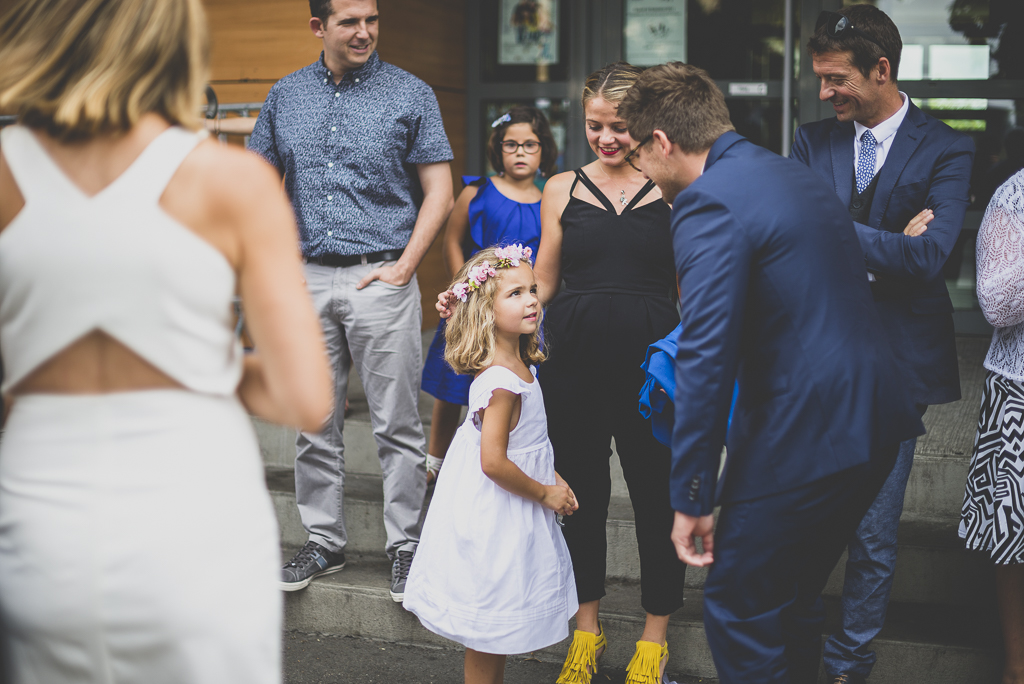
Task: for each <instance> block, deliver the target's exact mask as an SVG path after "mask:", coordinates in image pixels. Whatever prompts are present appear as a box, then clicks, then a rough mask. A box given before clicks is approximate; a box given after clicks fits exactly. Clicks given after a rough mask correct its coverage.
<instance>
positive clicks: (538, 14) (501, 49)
mask: <svg viewBox="0 0 1024 684" xmlns="http://www.w3.org/2000/svg"><path fill="white" fill-rule="evenodd" d="M558 3H559V0H501V7H500V10H499V12H498V21H499V22H500V25H499V27H498V63H499V64H556V63H557V62H558V61H559V55H558V17H559V12H558Z"/></svg>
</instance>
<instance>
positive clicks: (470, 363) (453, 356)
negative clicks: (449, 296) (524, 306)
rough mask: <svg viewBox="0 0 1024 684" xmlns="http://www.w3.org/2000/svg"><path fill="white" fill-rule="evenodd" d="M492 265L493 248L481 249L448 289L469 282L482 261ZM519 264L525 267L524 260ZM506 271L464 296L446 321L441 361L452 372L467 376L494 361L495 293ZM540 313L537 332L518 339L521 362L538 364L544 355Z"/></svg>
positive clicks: (495, 257)
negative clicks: (470, 273) (462, 300)
mask: <svg viewBox="0 0 1024 684" xmlns="http://www.w3.org/2000/svg"><path fill="white" fill-rule="evenodd" d="M485 261H486V262H488V263H490V264H495V263H497V261H498V257H497V255H496V254H495V248H494V247H489V248H487V249H482V250H480V251H479V252H477V253H476V254H474V255H473V256H471V257H470V258H469V260H468V261H467V262H466V263H465V264H463V265H462V268H460V269H459V273H458V275H456V276H455V280H453V281H452V284H451V285H450V286H449V287H448V289H449V290H450V289H452V287H454V286H455V285H458V284H459V283H465V282H467V281H468V280H469V271H470V269H471V268H474V267H475V266H478V265H480V264H482V263H483V262H485ZM521 261H522V262H523V263H525V264H527V265H529V264H530V260H529V258H528V257H525V256H524V257H523V258H522V260H521ZM505 270H507V269H504V268H499V269H498V275H496V276H494V277H492V278H488V279H487V280H485V281H484V282H483V284H482V285H481V286H480V288H479V289H476V290H472V291H471V292H469V294H467V295H466V301H464V302H458V304H457V305H456V307H455V311H454V313H452V316H451V318H449V319H448V326H447V327H446V328H445V331H444V342H445V350H444V360H445V361H447V362H448V365H449V366H451V367H452V369H453V370H454V371H455V372H456V373H461V374H463V375H470V374H473V373H477V372H479V371H481V370H483V369H484V368H487V367H488V366H490V365H491V364H492V363H493V362H494V352H495V346H496V344H495V337H494V300H495V298H496V297H497V294H498V282H499V281H500V280H501V274H502V272H503V271H505ZM543 318H544V312H543V311H538V312H537V329H536V330H535V331H534V332H533V333H532V334H530V335H520V336H519V357H520V358H521V359H522V360H523V362H524V363H527V364H531V363H540V362H541V361H543V360H544V359H545V358H546V356H545V354H544V352H543V350H542V349H541V341H540V325H541V321H542V320H543Z"/></svg>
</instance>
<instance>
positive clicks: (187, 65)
mask: <svg viewBox="0 0 1024 684" xmlns="http://www.w3.org/2000/svg"><path fill="white" fill-rule="evenodd" d="M0 64H2V65H3V69H0V112H3V113H5V114H16V115H17V116H18V119H19V121H20V123H22V124H24V125H26V126H29V127H31V128H36V129H42V130H45V131H46V132H47V133H48V134H50V135H51V136H53V137H54V138H57V139H59V140H61V141H64V142H67V141H71V140H76V139H78V140H80V139H85V138H90V137H93V136H96V135H98V134H105V133H125V132H127V131H129V130H130V129H131V128H132V127H133V126H134V125H135V124H136V123H137V122H138V120H139V118H140V117H141V116H142V115H143V114H147V113H150V112H152V113H156V114H159V115H160V116H162V117H163V118H164V119H166V120H167V121H168V122H169V123H171V124H178V125H182V126H185V127H187V128H192V129H196V128H199V125H200V119H199V111H200V107H201V106H202V102H203V92H204V88H205V86H206V81H207V76H208V68H209V40H208V36H207V29H206V18H205V14H204V12H203V6H202V2H201V0H13V1H12V2H11V3H10V4H9V5H8V7H7V9H6V11H4V12H3V13H2V15H0Z"/></svg>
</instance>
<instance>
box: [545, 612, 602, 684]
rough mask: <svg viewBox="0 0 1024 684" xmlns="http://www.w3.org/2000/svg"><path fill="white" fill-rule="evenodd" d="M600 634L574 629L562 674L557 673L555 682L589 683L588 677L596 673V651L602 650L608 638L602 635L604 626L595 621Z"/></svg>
mask: <svg viewBox="0 0 1024 684" xmlns="http://www.w3.org/2000/svg"><path fill="white" fill-rule="evenodd" d="M597 628H598V629H599V630H601V631H600V634H591V633H590V632H585V631H581V630H578V629H577V630H576V631H575V632H574V633H573V635H572V645H570V646H569V653H568V654H566V656H565V664H564V665H562V674H560V675H558V680H557V681H556V682H555V684H590V678H591V677H593V676H594V675H595V674H597V659H598V658H599V657H600V655H601V654H600V653H598V651H601V652H602V653H603V652H604V649H605V647H606V646H608V640H607V639H605V637H604V626H603V625H601V623H600V622H598V623H597Z"/></svg>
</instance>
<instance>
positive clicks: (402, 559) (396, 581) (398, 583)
mask: <svg viewBox="0 0 1024 684" xmlns="http://www.w3.org/2000/svg"><path fill="white" fill-rule="evenodd" d="M411 567H412V551H399V552H398V558H396V559H395V562H394V563H393V564H392V565H391V600H392V601H394V602H395V603H401V602H402V601H404V600H405V581H406V580H407V579H409V568H411Z"/></svg>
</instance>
